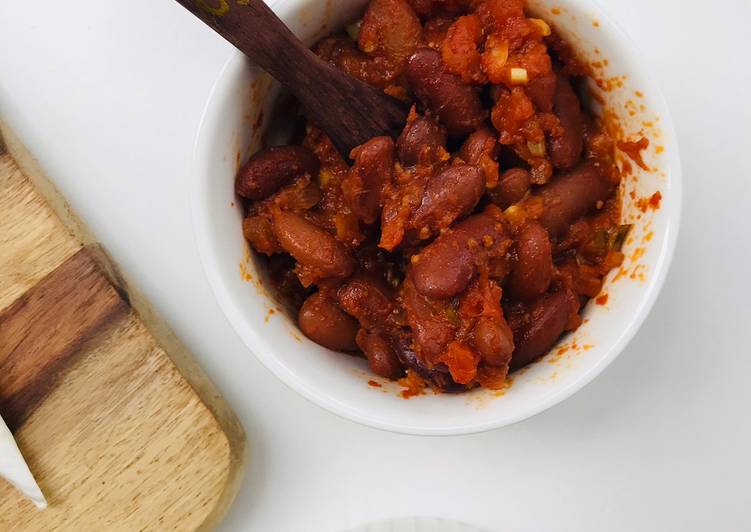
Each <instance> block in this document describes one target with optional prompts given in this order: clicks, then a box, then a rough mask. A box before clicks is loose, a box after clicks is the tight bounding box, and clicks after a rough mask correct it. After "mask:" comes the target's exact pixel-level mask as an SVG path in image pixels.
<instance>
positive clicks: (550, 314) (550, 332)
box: [511, 292, 576, 370]
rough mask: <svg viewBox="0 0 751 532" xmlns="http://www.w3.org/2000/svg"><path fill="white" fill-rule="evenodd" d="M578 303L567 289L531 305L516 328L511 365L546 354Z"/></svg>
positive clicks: (512, 366)
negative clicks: (514, 347)
mask: <svg viewBox="0 0 751 532" xmlns="http://www.w3.org/2000/svg"><path fill="white" fill-rule="evenodd" d="M574 312H576V306H575V303H574V302H573V301H572V299H571V297H570V296H569V294H567V293H566V292H556V293H553V294H546V295H545V296H543V297H541V298H540V299H538V300H537V301H536V302H535V303H534V304H532V306H531V307H530V308H529V311H528V313H527V316H526V317H525V319H523V320H520V321H519V322H518V323H517V324H516V325H517V327H516V328H515V329H514V344H515V345H516V349H515V350H514V354H513V357H512V358H511V369H512V370H515V369H519V368H521V367H523V366H526V365H527V364H529V363H530V362H532V361H533V360H535V359H536V358H537V357H539V356H541V355H544V354H545V353H547V352H548V350H549V349H550V348H551V347H553V344H555V342H556V341H557V340H558V338H559V337H560V336H561V334H563V332H564V331H565V330H566V325H567V324H568V321H569V318H570V317H571V315H572V314H573V313H574Z"/></svg>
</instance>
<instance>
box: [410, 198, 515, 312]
mask: <svg viewBox="0 0 751 532" xmlns="http://www.w3.org/2000/svg"><path fill="white" fill-rule="evenodd" d="M495 209H497V207H496V208H495ZM508 242H509V240H508V236H507V234H506V229H505V226H504V223H503V220H502V216H500V213H496V212H495V211H489V210H486V211H485V212H482V213H480V214H475V215H474V216H470V217H469V218H467V219H466V220H464V221H463V222H461V223H459V224H458V225H456V226H455V227H454V228H452V229H449V230H448V231H446V232H445V233H443V234H442V235H441V236H439V237H438V238H437V239H435V241H433V242H432V243H431V244H429V245H428V246H426V247H425V248H424V249H423V251H422V253H420V254H419V255H416V256H415V258H414V259H413V262H412V265H411V271H412V275H413V278H414V282H415V287H416V288H417V290H419V291H420V293H421V294H424V295H426V296H429V297H436V298H448V297H453V296H455V295H457V294H459V293H461V292H463V291H464V289H465V288H467V285H468V284H469V282H470V281H471V280H472V277H474V275H475V274H476V273H477V268H478V266H479V265H480V264H481V263H482V262H483V260H484V258H486V257H488V256H490V255H495V254H499V253H505V250H506V248H507V246H508Z"/></svg>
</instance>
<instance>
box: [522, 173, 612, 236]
mask: <svg viewBox="0 0 751 532" xmlns="http://www.w3.org/2000/svg"><path fill="white" fill-rule="evenodd" d="M613 186H614V185H613V183H612V181H610V179H609V178H608V177H607V176H605V175H603V173H602V172H601V171H600V168H599V167H598V166H597V165H595V164H593V163H589V162H587V163H584V164H582V165H580V166H579V167H578V168H576V169H575V170H572V171H571V172H569V173H568V174H565V175H562V176H559V177H557V178H555V179H553V180H552V181H551V182H550V183H548V184H547V185H544V186H542V187H540V188H539V189H538V190H537V192H536V193H535V196H538V197H541V198H542V199H543V202H544V210H543V213H542V216H541V217H540V220H539V221H540V223H541V224H542V226H543V227H544V228H545V229H547V230H548V232H549V233H550V236H552V237H557V236H559V235H560V234H561V233H562V232H563V230H564V229H566V228H567V227H568V226H569V224H571V223H572V222H573V221H574V220H576V219H577V218H579V217H580V216H584V215H585V214H587V213H588V212H589V211H591V210H592V209H594V208H595V206H596V205H597V202H598V201H605V200H606V199H608V196H609V195H610V193H611V191H612V190H613Z"/></svg>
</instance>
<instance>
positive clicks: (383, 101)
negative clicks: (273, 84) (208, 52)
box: [177, 0, 406, 157]
mask: <svg viewBox="0 0 751 532" xmlns="http://www.w3.org/2000/svg"><path fill="white" fill-rule="evenodd" d="M177 2H178V3H179V4H181V5H182V6H183V7H185V8H186V9H187V10H188V11H190V12H191V13H193V14H194V15H196V16H197V17H198V18H199V19H201V20H202V21H204V22H205V23H206V24H208V25H209V26H210V27H211V28H213V29H214V30H215V31H216V32H217V33H219V34H220V35H221V36H222V37H224V38H225V39H227V41H229V42H230V43H232V44H233V45H234V46H235V47H237V48H238V49H239V50H240V51H242V52H243V53H244V54H245V55H247V56H248V57H249V58H250V59H251V60H252V61H253V62H254V63H256V64H257V65H259V66H260V67H261V68H263V69H264V70H266V71H267V72H268V73H269V74H271V75H272V76H273V77H274V78H276V80H277V81H279V82H280V83H282V84H283V85H285V86H286V87H287V88H288V89H289V90H290V91H291V92H292V93H293V94H294V95H295V96H296V97H297V99H298V100H299V101H300V102H301V103H302V105H303V106H304V107H305V109H306V110H307V111H308V113H309V114H310V116H311V117H312V119H313V121H314V122H315V123H316V125H318V126H319V127H320V128H321V129H323V130H324V131H325V132H326V133H327V134H328V135H329V137H330V138H331V140H332V142H333V143H334V145H335V146H336V147H337V149H338V150H339V151H340V152H341V153H342V155H344V156H345V157H348V156H349V152H350V150H352V148H354V147H355V146H359V145H360V144H362V143H364V142H366V141H367V140H369V139H371V138H372V137H375V136H379V135H384V134H386V135H392V136H396V135H397V134H398V133H399V131H401V129H402V127H403V126H404V122H405V119H406V108H405V106H404V105H402V104H401V103H400V102H399V101H397V100H395V99H394V98H391V97H390V96H388V95H386V94H384V93H383V92H382V91H380V90H378V89H376V88H374V87H371V86H370V85H368V84H366V83H364V82H362V81H360V80H357V79H355V78H353V77H350V76H348V75H347V74H345V73H343V72H342V71H340V70H337V69H336V68H334V67H333V66H332V65H330V64H329V63H327V62H326V61H323V60H322V59H320V58H319V57H318V56H316V55H315V54H314V53H313V52H312V51H311V50H310V49H309V48H308V47H307V46H305V45H304V44H303V43H302V42H301V41H300V40H299V39H298V38H297V37H296V36H295V35H294V34H293V33H292V32H291V31H290V29H289V28H288V27H287V26H286V25H285V24H284V23H283V22H282V21H281V20H280V19H279V17H277V16H276V14H274V12H273V11H272V10H271V9H270V8H269V7H268V6H267V5H266V4H265V3H264V2H263V1H262V0H243V1H237V0H235V1H232V0H177ZM209 4H211V5H213V6H215V7H211V6H210V5H209Z"/></svg>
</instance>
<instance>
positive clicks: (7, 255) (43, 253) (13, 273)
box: [0, 155, 81, 309]
mask: <svg viewBox="0 0 751 532" xmlns="http://www.w3.org/2000/svg"><path fill="white" fill-rule="evenodd" d="M0 213H2V215H0V309H2V308H4V307H6V306H8V305H9V304H10V303H12V302H13V301H14V300H15V299H17V298H18V297H19V296H20V295H21V294H23V293H24V292H26V291H27V290H29V289H30V288H31V287H33V286H34V285H35V284H36V283H37V282H39V280H41V279H42V278H43V277H44V276H45V275H47V274H48V273H50V272H51V271H52V270H53V269H55V268H56V267H57V266H59V265H60V264H61V263H62V262H63V261H64V260H65V259H66V258H68V257H70V256H71V255H73V254H74V253H75V252H76V251H78V250H79V249H80V248H81V244H80V243H79V242H77V241H76V240H75V239H74V238H73V237H72V236H71V235H70V233H69V232H68V231H67V230H66V228H65V226H64V225H63V224H62V223H61V222H60V220H59V219H58V218H57V216H55V214H54V213H53V212H52V211H50V209H49V208H47V206H46V204H45V202H44V199H42V197H41V196H39V194H37V193H36V192H35V191H34V188H33V187H32V186H31V183H29V181H28V180H27V179H26V178H25V177H24V175H23V174H22V173H21V171H20V170H19V169H18V167H17V166H16V165H15V163H14V162H13V159H12V158H11V157H10V155H0ZM30 222H31V223H30Z"/></svg>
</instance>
